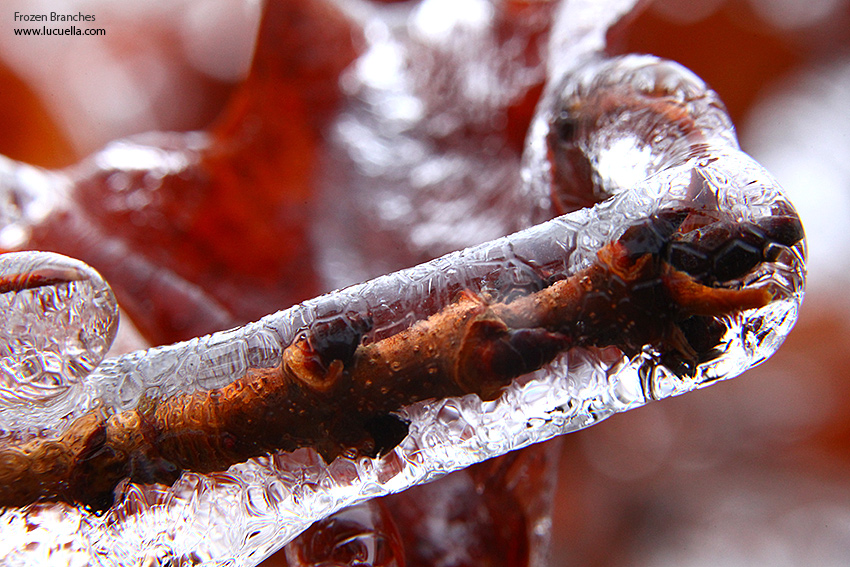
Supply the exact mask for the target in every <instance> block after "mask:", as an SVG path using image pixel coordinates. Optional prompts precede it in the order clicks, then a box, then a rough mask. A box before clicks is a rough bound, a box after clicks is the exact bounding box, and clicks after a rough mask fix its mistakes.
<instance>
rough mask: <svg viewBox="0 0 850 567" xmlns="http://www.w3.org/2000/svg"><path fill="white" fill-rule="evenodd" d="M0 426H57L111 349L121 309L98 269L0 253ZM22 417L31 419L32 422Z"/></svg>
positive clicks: (44, 255) (43, 256)
mask: <svg viewBox="0 0 850 567" xmlns="http://www.w3.org/2000/svg"><path fill="white" fill-rule="evenodd" d="M0 309H2V311H3V314H4V316H3V320H2V322H0V423H1V424H2V427H3V428H4V429H7V430H10V429H11V430H15V429H23V430H26V429H30V428H32V429H40V428H49V427H52V426H54V425H55V423H56V419H57V418H61V417H64V416H65V415H67V410H68V408H69V407H74V406H76V405H78V404H79V403H81V402H82V403H85V402H83V401H82V400H81V399H80V398H79V393H80V387H81V386H82V381H83V378H85V377H86V376H87V375H88V374H89V373H90V372H91V371H92V370H93V369H94V368H95V367H96V366H97V365H98V364H100V362H101V360H103V357H104V356H105V355H106V351H107V350H108V349H109V346H110V345H111V344H112V340H113V338H114V337H115V333H116V331H117V329H118V304H117V303H116V302H115V297H114V296H113V294H112V290H110V289H109V286H108V285H107V284H106V282H105V281H103V278H101V277H100V274H98V273H97V272H96V271H94V270H93V269H91V268H90V267H88V266H87V265H85V264H83V263H82V262H80V261H79V260H74V259H72V258H67V257H65V256H60V255H58V254H52V253H49V252H35V253H33V252H18V253H11V254H4V255H2V256H0ZM21 414H29V418H26V417H23V416H22V415H21Z"/></svg>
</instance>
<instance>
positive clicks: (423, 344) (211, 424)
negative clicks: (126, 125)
mask: <svg viewBox="0 0 850 567" xmlns="http://www.w3.org/2000/svg"><path fill="white" fill-rule="evenodd" d="M776 218H777V217H771V219H772V220H771V221H770V222H766V223H762V225H753V224H750V225H733V224H730V223H729V222H722V221H718V220H717V219H716V218H715V216H713V215H705V214H702V213H695V212H693V211H688V210H680V211H666V212H662V213H659V214H658V215H655V216H653V217H651V218H650V219H647V220H646V221H643V222H640V223H637V224H635V225H634V226H633V227H632V228H630V229H629V230H627V231H626V232H625V234H624V235H623V236H622V237H621V238H620V239H618V240H617V241H615V242H612V243H609V244H608V245H606V246H604V247H603V248H602V249H601V250H600V251H599V252H598V254H597V261H596V262H595V263H594V264H593V265H591V266H590V267H588V268H585V269H584V270H581V271H579V272H578V273H576V274H574V275H572V276H570V277H568V278H566V279H562V280H559V281H556V282H554V283H552V284H551V285H549V286H548V287H545V288H543V289H541V290H539V291H537V292H534V293H530V294H528V295H526V296H522V297H519V298H516V299H514V300H512V301H509V302H498V303H492V304H490V303H488V302H486V301H485V300H483V299H482V298H481V297H479V296H477V295H475V294H473V293H471V292H464V293H462V294H461V295H460V296H459V297H458V299H457V300H456V301H455V302H453V303H452V304H450V305H448V306H446V307H445V308H444V309H442V310H440V311H438V312H437V313H435V314H434V315H432V316H430V317H428V318H427V319H424V320H422V321H419V322H418V323H416V324H414V325H413V326H411V327H409V328H408V329H406V330H404V331H401V332H399V333H397V334H395V335H392V336H390V337H387V338H384V339H382V340H378V341H376V342H372V343H369V344H363V343H362V341H361V339H362V337H363V335H364V334H365V333H366V332H368V330H369V328H370V322H369V320H368V314H364V315H362V316H358V317H354V316H350V317H348V318H340V319H337V320H335V321H333V322H330V323H322V324H318V325H314V326H313V328H311V330H310V332H309V333H308V334H307V336H306V337H304V338H302V339H300V340H298V341H296V342H295V343H293V344H292V345H290V346H289V347H287V348H286V349H285V351H284V353H283V361H282V363H281V365H280V366H278V367H277V368H273V369H252V370H249V371H248V373H247V374H246V375H245V376H244V377H242V378H240V379H238V380H236V381H235V382H233V383H232V384H230V385H227V386H225V387H223V388H219V389H215V390H211V391H207V392H197V393H193V394H186V395H181V396H177V397H174V398H171V399H165V400H153V399H146V400H144V401H143V403H141V404H140V406H139V407H138V408H136V409H134V410H130V411H124V412H121V413H118V414H115V415H112V416H106V415H104V414H102V413H100V412H90V413H88V414H86V415H84V416H82V417H80V418H78V419H77V420H76V421H75V422H73V424H72V425H71V426H70V428H69V429H68V430H67V431H66V432H65V433H63V434H62V435H61V436H58V437H55V438H40V437H39V438H35V439H32V440H29V441H26V442H23V443H14V442H11V441H9V442H7V443H6V444H5V446H2V447H0V505H3V506H24V505H27V504H30V503H33V502H36V501H39V500H64V501H69V502H74V503H79V504H82V505H85V506H88V507H91V508H93V509H105V508H107V507H109V506H110V505H111V504H112V501H113V497H114V489H115V487H116V486H117V485H118V484H119V483H120V482H121V481H122V480H123V479H125V478H129V479H130V480H131V481H133V482H139V483H165V484H171V483H173V482H174V481H175V480H176V479H177V477H178V476H179V475H180V473H181V472H182V471H184V470H188V471H196V472H201V473H206V472H213V471H222V470H226V469H227V468H228V467H230V466H231V465H233V464H235V463H240V462H244V461H246V460H247V459H250V458H253V457H257V456H261V455H264V454H268V453H270V452H274V451H292V450H295V449H297V448H300V447H312V448H314V449H315V450H317V451H318V452H319V453H320V454H321V455H322V456H323V457H324V458H325V460H327V461H328V462H330V461H331V460H332V459H334V458H335V457H337V456H338V455H341V454H346V455H350V456H355V455H370V456H374V455H377V454H380V453H382V452H384V451H387V450H389V449H392V448H393V447H394V446H395V445H397V444H398V443H399V442H400V441H401V440H402V439H403V438H404V436H405V435H406V434H407V427H406V423H404V422H403V421H401V420H400V419H399V418H397V417H395V416H394V415H393V412H397V411H398V410H400V409H401V408H403V407H404V406H406V405H409V404H412V403H415V402H417V401H421V400H424V399H429V398H444V397H449V396H459V395H464V394H477V395H478V396H480V397H481V398H483V399H485V400H491V399H495V398H496V397H498V396H499V395H500V393H501V391H502V390H503V389H504V388H505V387H506V386H507V385H508V384H510V382H511V381H512V380H513V379H514V378H516V377H518V376H521V375H523V374H527V373H528V372H531V371H533V370H536V369H538V368H540V367H542V366H544V365H545V364H547V363H548V362H550V361H552V360H553V359H554V358H555V357H556V356H557V355H558V354H559V353H561V352H564V351H566V350H568V349H570V348H573V347H579V346H585V347H586V346H599V347H602V346H612V345H613V346H616V347H618V348H620V349H621V350H622V351H623V352H624V353H625V354H627V355H633V354H635V353H637V352H639V351H640V350H641V349H643V348H644V347H645V346H647V345H649V346H652V347H653V348H654V349H655V351H656V352H657V353H658V354H659V357H660V358H661V360H662V361H663V362H665V363H668V364H674V365H676V364H678V365H679V370H678V371H681V372H688V371H692V370H693V368H694V367H695V365H696V364H698V363H700V362H702V361H704V360H705V359H706V358H711V357H712V356H716V354H713V353H714V350H713V349H714V347H715V346H716V345H717V342H718V341H719V336H715V337H713V338H712V336H711V335H712V333H713V330H714V328H715V327H714V326H712V324H711V322H715V323H716V318H718V317H723V316H725V315H729V314H732V313H735V312H739V311H742V310H745V309H751V308H759V307H763V306H765V305H767V304H768V303H769V302H770V301H771V300H772V295H771V293H770V292H768V291H766V290H764V289H758V288H743V289H727V288H723V287H719V283H718V282H717V281H716V279H715V277H714V274H716V273H718V272H723V273H724V274H726V275H729V274H732V277H738V276H741V275H743V274H745V273H748V272H749V271H751V270H752V269H753V268H754V267H755V266H756V265H758V264H759V263H761V262H764V261H768V258H765V257H764V256H763V255H756V256H754V257H752V258H745V259H743V260H742V259H741V258H740V257H739V256H740V254H738V255H735V254H732V257H731V258H730V257H729V255H730V253H729V250H730V249H735V246H729V245H725V246H722V247H721V246H715V244H716V241H717V238H713V239H712V238H709V236H710V235H712V234H715V233H716V232H717V231H720V232H721V233H723V235H724V238H725V240H726V241H727V242H732V243H733V244H734V243H735V242H745V243H746V242H750V241H752V240H758V241H759V243H760V245H761V249H762V250H764V249H767V244H768V243H771V242H778V243H780V244H783V245H788V246H790V245H792V244H794V243H796V242H797V241H798V240H800V239H801V238H802V228H801V227H800V226H799V221H798V220H796V217H793V216H788V217H781V219H785V220H784V221H783V222H778V221H776ZM683 226H687V228H688V232H686V233H682V232H680V228H681V227H683ZM789 226H790V228H789ZM730 227H731V228H730ZM730 230H731V231H732V232H729V231H730ZM727 233H728V234H727ZM706 235H708V236H706ZM672 242H675V243H677V247H673V246H671V243H672ZM683 242H684V243H685V244H687V246H686V247H685V248H684V250H685V251H690V252H691V253H692V256H697V257H700V258H703V257H705V258H707V259H708V260H707V261H709V263H710V264H711V267H710V269H709V270H708V271H707V272H703V271H700V270H702V269H703V268H702V267H700V266H697V267H696V268H695V267H693V265H692V264H693V262H691V261H690V260H688V258H685V260H687V261H682V260H681V257H682V250H683V248H682V246H681V245H682V243H683ZM672 250H675V251H676V253H673V252H671V251H672ZM733 251H734V250H733ZM685 256H687V254H685ZM730 262H731V263H732V264H733V265H732V266H731V267H730V265H729V264H730ZM676 263H680V264H682V265H680V266H676V265H675V264H676ZM686 270H689V271H691V272H692V273H698V274H699V275H698V276H695V275H692V274H689V273H686ZM693 321H697V324H696V325H694V324H691V323H689V324H687V325H686V324H685V322H693ZM706 336H708V338H706ZM671 361H672V362H671Z"/></svg>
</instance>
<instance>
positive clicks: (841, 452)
mask: <svg viewBox="0 0 850 567" xmlns="http://www.w3.org/2000/svg"><path fill="white" fill-rule="evenodd" d="M5 3H6V4H7V7H8V9H4V16H3V17H4V18H6V16H5V14H6V13H12V12H13V11H14V10H16V9H17V10H20V11H23V12H30V11H33V12H34V11H38V12H45V11H49V10H50V9H57V6H58V7H59V8H61V10H62V11H65V12H76V11H77V10H80V11H82V12H84V13H86V12H87V13H94V14H96V15H97V22H96V23H97V25H98V26H101V24H102V26H101V27H104V28H106V29H107V35H106V36H105V37H98V38H94V37H92V38H61V37H52V38H22V37H16V36H14V35H13V34H12V32H11V28H12V23H11V21H9V18H6V19H4V21H3V23H2V26H3V27H2V29H0V154H4V155H6V156H9V157H11V158H14V159H18V160H22V161H25V162H28V163H32V164H36V165H42V166H46V167H61V166H66V165H69V164H72V163H75V162H76V161H78V160H79V159H80V158H82V157H84V156H86V155H88V154H89V153H91V152H94V151H96V150H97V149H98V148H100V147H102V146H103V145H104V144H105V143H106V142H108V141H110V140H113V139H115V138H119V137H122V136H126V135H130V134H133V133H137V132H145V131H150V130H190V129H203V128H205V127H206V126H207V125H208V124H209V123H210V122H211V121H212V120H213V119H214V118H215V117H216V116H217V114H218V113H219V112H220V110H221V109H222V108H223V106H224V105H225V103H226V101H227V100H228V97H229V95H230V94H231V93H232V92H233V91H234V89H235V87H236V85H237V84H238V83H239V81H240V80H241V79H243V78H244V76H245V74H246V73H247V70H248V65H249V62H250V58H251V53H252V48H253V38H254V36H255V31H256V28H257V22H258V18H259V13H260V6H259V3H258V2H243V1H236V0H203V1H201V0H178V1H174V0H162V1H150V2H121V1H118V0H115V1H110V0H52V1H46V0H45V1H40V2H33V1H29V0H27V1H24V0H6V2H5ZM612 51H614V52H616V53H625V52H645V53H652V54H655V55H659V56H662V57H667V58H670V59H673V60H675V61H678V62H680V63H682V64H684V65H685V66H687V67H689V68H690V69H691V70H693V71H694V72H695V73H696V74H698V75H699V76H700V77H702V78H703V79H705V80H706V81H707V82H708V83H709V84H710V85H711V86H712V87H713V88H714V89H715V90H717V91H718V92H719V94H720V96H721V98H722V99H723V100H724V101H725V103H726V104H727V107H728V109H729V111H730V113H731V115H732V118H733V120H734V122H735V124H736V125H737V127H738V132H739V136H740V140H741V144H742V146H743V148H744V149H745V150H746V151H747V152H749V153H750V154H752V155H753V156H755V158H756V159H757V160H759V161H760V162H761V163H762V164H763V165H765V166H766V167H767V169H768V170H769V171H771V172H772V173H773V174H774V175H775V176H776V177H777V178H778V179H779V181H780V183H781V184H782V185H783V186H784V187H785V189H786V190H787V191H788V193H789V195H790V197H791V200H792V202H793V203H794V204H795V205H796V206H797V208H798V210H799V212H800V214H801V216H802V219H803V223H804V226H805V228H806V232H807V237H808V246H809V269H810V274H809V283H808V288H807V295H806V300H805V303H804V306H803V309H802V311H801V314H800V319H799V322H798V323H797V326H796V328H795V329H794V331H793V332H792V334H791V335H790V337H789V338H788V340H787V341H786V344H785V345H784V346H783V347H782V349H781V350H780V351H779V352H778V353H777V354H776V355H775V356H774V357H773V358H772V359H771V360H769V361H768V362H766V363H765V364H764V365H762V366H761V367H759V368H757V369H755V370H753V371H751V372H749V373H747V374H746V375H744V376H742V377H740V378H738V379H735V380H732V381H730V382H727V383H722V384H717V385H715V386H713V387H711V388H708V389H706V390H703V391H700V392H695V393H692V394H689V395H687V396H683V397H681V398H678V399H673V400H666V401H664V402H661V403H656V404H651V405H649V406H647V407H645V408H641V409H639V410H635V411H631V412H628V413H627V414H623V415H619V416H615V417H613V418H611V419H610V420H608V421H606V422H604V423H602V424H600V425H597V426H595V427H592V428H590V429H588V430H586V431H582V432H579V433H576V434H572V435H568V436H566V437H565V438H564V439H563V440H562V441H561V442H562V443H563V452H562V456H561V463H560V473H559V476H558V487H557V492H556V497H555V502H554V514H553V524H552V530H553V532H552V533H553V537H552V565H553V566H555V567H567V566H574V565H575V566H579V565H580V566H600V567H601V566H608V565H618V566H623V565H628V566H635V567H644V566H645V567H649V566H653V567H662V566H667V565H677V566H694V567H696V566H703V565H706V566H707V565H726V566H736V565H765V566H766V565H770V566H774V567H776V566H786V565H787V566H792V565H793V566H802V565H846V564H847V563H848V558H850V411H848V410H850V382H848V378H850V371H849V370H848V369H850V337H848V327H850V297H848V296H847V294H845V290H846V289H847V286H848V284H850V230H848V225H850V1H847V0H808V1H806V2H799V1H798V0H728V1H727V0H700V1H688V0H659V1H656V2H654V3H652V4H651V5H649V6H648V7H647V8H646V9H644V10H643V11H642V12H641V13H640V14H639V15H638V16H636V17H635V18H633V19H632V20H631V21H630V22H629V24H628V25H627V26H626V27H624V28H623V29H620V30H618V33H617V34H616V35H615V36H612Z"/></svg>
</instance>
